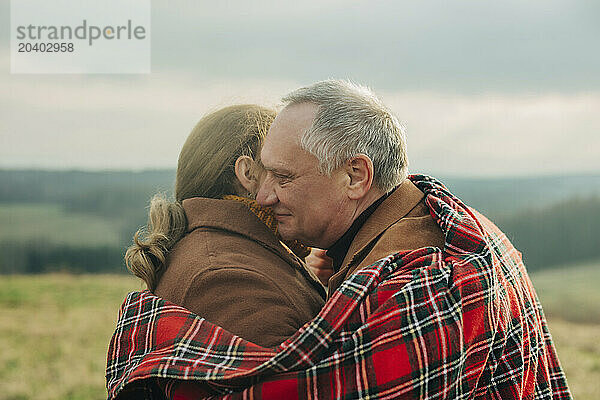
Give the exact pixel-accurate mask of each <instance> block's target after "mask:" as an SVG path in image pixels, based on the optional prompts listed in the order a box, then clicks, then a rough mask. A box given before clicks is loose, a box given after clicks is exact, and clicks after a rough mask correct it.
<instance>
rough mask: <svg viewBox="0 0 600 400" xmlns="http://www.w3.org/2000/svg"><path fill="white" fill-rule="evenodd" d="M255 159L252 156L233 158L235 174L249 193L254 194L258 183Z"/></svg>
mask: <svg viewBox="0 0 600 400" xmlns="http://www.w3.org/2000/svg"><path fill="white" fill-rule="evenodd" d="M255 164H256V161H254V160H253V159H252V157H248V156H239V157H238V159H237V160H235V176H237V178H238V181H240V183H241V184H242V186H243V187H244V189H246V190H247V191H248V192H249V193H251V194H255V193H256V192H257V191H258V186H259V184H260V182H259V179H258V176H257V174H256V166H255Z"/></svg>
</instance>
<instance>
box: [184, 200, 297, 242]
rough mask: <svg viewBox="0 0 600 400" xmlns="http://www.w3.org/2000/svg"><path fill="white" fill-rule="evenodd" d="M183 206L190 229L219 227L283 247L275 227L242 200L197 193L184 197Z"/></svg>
mask: <svg viewBox="0 0 600 400" xmlns="http://www.w3.org/2000/svg"><path fill="white" fill-rule="evenodd" d="M182 206H183V209H184V211H185V215H186V217H187V220H188V228H187V232H188V233H190V232H191V231H193V230H195V229H198V228H209V229H219V230H225V231H229V232H233V233H237V234H239V235H242V236H247V237H249V238H250V239H252V240H254V241H258V242H260V243H262V244H264V245H267V246H269V247H273V248H276V249H277V250H279V248H280V247H281V244H280V243H279V240H278V239H277V237H276V236H275V234H274V233H273V232H272V231H271V229H269V227H267V225H265V223H264V222H263V221H261V220H260V219H259V218H258V217H257V216H256V215H255V214H254V213H253V212H252V211H251V210H250V209H249V208H248V207H247V206H246V205H244V204H243V203H241V202H239V201H235V200H222V199H210V198H205V197H193V198H190V199H185V200H183V202H182ZM281 250H282V251H285V250H283V248H282V249H281ZM286 253H287V252H286Z"/></svg>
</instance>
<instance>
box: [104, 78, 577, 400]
mask: <svg viewBox="0 0 600 400" xmlns="http://www.w3.org/2000/svg"><path fill="white" fill-rule="evenodd" d="M284 101H285V102H286V106H285V108H284V109H283V110H282V111H281V112H280V113H279V115H278V116H277V118H276V119H275V121H274V123H273V124H272V126H271V128H270V131H269V133H268V135H267V137H266V141H265V144H264V147H263V149H262V154H261V160H262V163H263V164H264V167H265V168H266V171H267V172H266V176H265V179H264V182H263V183H262V184H261V187H260V189H259V193H258V196H257V201H258V202H259V203H260V204H261V205H263V206H270V207H271V208H272V209H273V212H274V215H275V218H276V219H277V222H278V231H279V233H280V234H281V236H282V237H283V238H284V239H299V240H301V241H303V242H304V243H306V244H309V245H312V246H316V247H319V248H324V249H327V253H328V254H329V255H330V256H331V258H332V259H333V272H335V274H334V275H333V276H332V277H331V279H329V299H328V301H327V303H326V304H325V306H324V308H323V310H322V311H321V312H320V313H319V315H318V316H316V317H315V318H314V319H313V320H311V321H309V322H307V323H306V324H305V325H304V326H303V327H302V328H301V329H300V330H299V331H298V332H296V333H295V334H294V335H293V336H292V337H290V338H289V339H287V340H286V341H285V342H283V343H282V344H280V345H279V346H278V347H276V348H273V349H266V348H262V347H260V346H258V345H256V344H254V343H250V342H247V341H245V340H243V339H241V338H239V337H237V336H235V335H232V334H231V333H229V332H226V331H225V330H223V329H222V328H220V327H217V326H214V325H212V324H211V323H210V322H208V321H206V320H204V319H203V318H201V316H197V315H194V314H192V313H190V312H189V311H187V310H185V309H182V308H181V307H176V306H174V305H173V304H170V303H168V302H165V301H164V300H162V299H160V298H157V297H156V296H154V295H153V294H152V293H148V292H141V293H132V294H130V295H129V296H128V298H127V299H126V301H125V302H124V304H123V307H122V309H121V315H120V317H119V321H118V323H117V329H116V331H115V334H114V335H113V338H112V340H111V345H110V349H109V359H108V365H107V388H108V392H109V399H119V398H127V397H125V396H122V394H123V393H127V392H129V393H132V392H133V391H140V392H142V393H145V396H146V398H163V397H161V396H163V392H164V394H166V395H167V397H168V398H180V399H187V398H189V399H197V398H203V397H205V396H209V395H219V394H220V395H223V396H224V397H225V398H227V399H246V398H256V399H274V400H275V399H317V398H318V399H342V398H344V399H397V398H401V399H431V400H434V399H435V400H439V399H448V400H450V399H467V398H469V399H490V398H491V399H515V398H518V399H534V398H535V399H570V398H571V394H570V392H569V389H568V386H567V382H566V378H565V376H564V373H563V371H562V369H561V367H560V363H559V361H558V358H557V356H556V352H555V349H554V344H553V342H552V337H551V336H550V333H549V331H548V327H547V324H546V320H545V318H544V315H543V313H542V310H541V305H540V304H539V301H538V299H537V296H536V294H535V291H534V290H533V286H532V284H531V281H530V279H529V277H528V275H527V271H526V269H525V266H524V265H523V262H522V260H521V257H520V253H519V252H518V251H517V250H516V249H515V248H514V247H513V246H512V244H511V243H510V242H509V241H508V239H507V238H506V236H505V235H504V234H503V233H502V232H500V231H499V230H498V228H497V227H496V226H495V225H494V224H493V223H491V222H490V221H489V220H487V219H486V218H485V217H484V216H482V215H481V214H479V213H477V212H476V211H475V210H473V209H472V208H470V207H468V206H467V205H465V204H464V203H463V202H462V201H461V200H460V199H458V198H457V197H456V196H454V195H453V194H452V193H450V192H449V191H448V189H447V188H446V187H444V185H443V184H442V183H440V182H438V181H437V180H435V179H433V178H431V177H427V176H422V175H421V176H420V175H412V176H408V175H407V164H408V162H407V156H406V144H405V143H406V142H405V135H404V131H403V128H402V126H401V125H400V124H399V123H398V121H397V119H396V118H395V117H394V116H393V115H392V114H391V113H390V112H389V111H388V110H387V109H386V108H385V106H384V105H383V104H382V103H381V102H380V101H379V100H378V99H377V98H376V97H375V96H374V95H373V94H372V93H371V92H370V91H369V90H368V89H365V88H363V87H360V86H356V85H353V84H350V83H347V82H343V81H324V82H318V83H316V84H314V85H311V86H309V87H305V88H301V89H298V90H297V91H295V92H293V93H291V94H290V95H288V96H286V97H285V98H284ZM289 295H290V297H291V298H293V297H294V296H302V293H290V294H289ZM157 382H158V384H159V385H158V386H159V387H158V389H157V385H156V383H157ZM155 392H157V393H158V394H157V396H156V397H152V396H150V395H149V394H150V393H155ZM211 398H212V397H211Z"/></svg>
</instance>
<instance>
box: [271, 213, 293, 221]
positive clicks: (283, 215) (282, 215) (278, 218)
mask: <svg viewBox="0 0 600 400" xmlns="http://www.w3.org/2000/svg"><path fill="white" fill-rule="evenodd" d="M291 216H292V214H285V213H275V219H277V220H278V221H279V220H280V219H285V218H287V217H291Z"/></svg>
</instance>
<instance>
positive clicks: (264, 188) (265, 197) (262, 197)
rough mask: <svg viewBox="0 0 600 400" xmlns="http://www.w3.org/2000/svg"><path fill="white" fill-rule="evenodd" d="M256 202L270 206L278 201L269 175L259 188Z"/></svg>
mask: <svg viewBox="0 0 600 400" xmlns="http://www.w3.org/2000/svg"><path fill="white" fill-rule="evenodd" d="M256 202H257V203H258V204H259V205H261V206H263V207H270V206H272V205H274V204H275V203H277V195H276V194H275V191H274V190H273V184H272V182H271V179H269V178H268V177H267V178H266V179H264V180H263V181H262V183H261V185H260V187H259V188H258V193H257V194H256Z"/></svg>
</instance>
